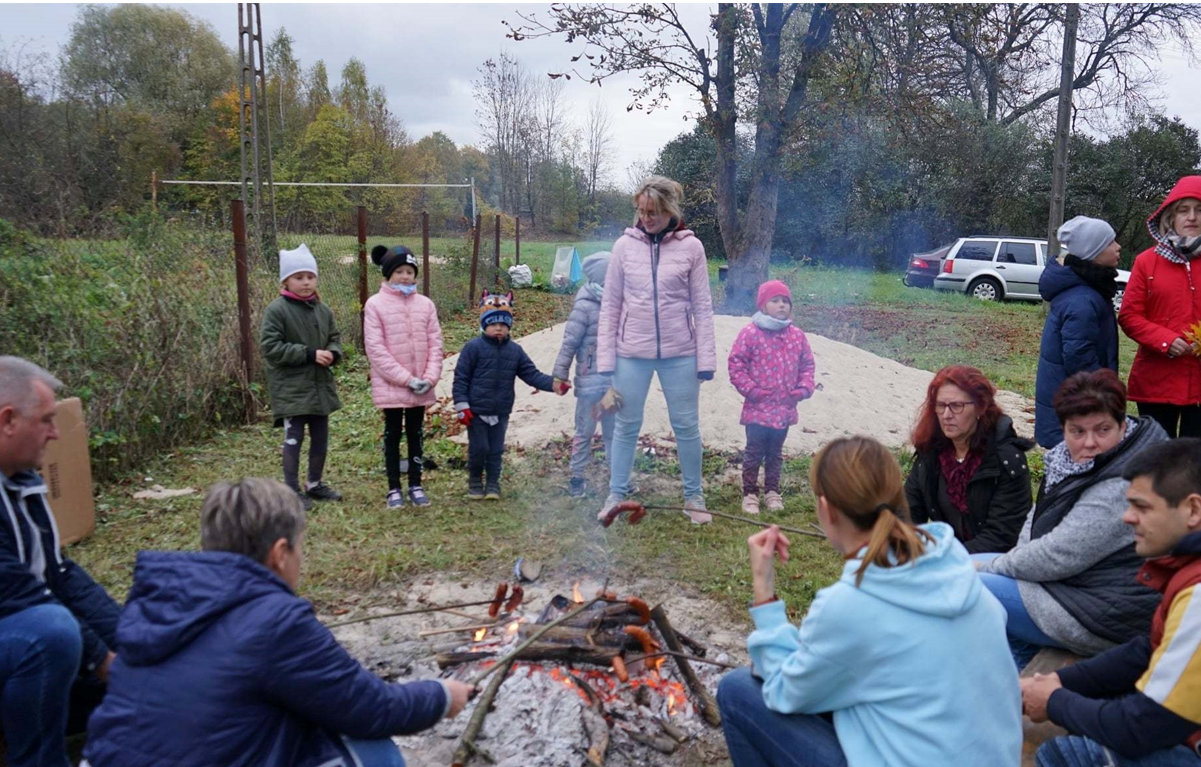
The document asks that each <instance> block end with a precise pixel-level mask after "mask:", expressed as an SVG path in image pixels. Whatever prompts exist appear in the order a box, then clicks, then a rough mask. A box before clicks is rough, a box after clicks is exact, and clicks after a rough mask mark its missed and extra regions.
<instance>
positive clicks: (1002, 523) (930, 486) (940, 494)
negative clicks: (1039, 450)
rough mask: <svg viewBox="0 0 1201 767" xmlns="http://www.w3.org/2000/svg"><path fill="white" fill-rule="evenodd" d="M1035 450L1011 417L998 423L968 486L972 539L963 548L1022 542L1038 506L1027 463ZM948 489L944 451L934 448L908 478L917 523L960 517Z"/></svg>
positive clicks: (992, 547)
mask: <svg viewBox="0 0 1201 767" xmlns="http://www.w3.org/2000/svg"><path fill="white" fill-rule="evenodd" d="M1032 447H1034V444H1033V443H1032V442H1030V440H1028V439H1024V438H1022V437H1019V436H1018V434H1017V432H1016V431H1014V429H1013V420H1012V419H1011V418H1010V417H1009V416H1007V415H1003V416H1001V417H1000V418H999V419H997V425H996V427H995V428H994V429H993V433H992V435H991V436H990V437H989V439H988V441H987V442H986V443H985V445H984V457H983V459H982V460H981V462H980V467H979V468H978V469H976V473H975V474H973V475H972V478H971V479H970V480H968V483H967V519H965V520H964V523H965V524H966V525H967V529H968V530H970V531H971V533H972V537H971V538H970V539H969V540H967V541H964V543H963V545H964V547H966V548H967V550H968V552H969V553H971V554H977V553H981V552H991V551H1002V552H1004V551H1009V550H1010V549H1012V548H1013V545H1014V544H1015V543H1017V540H1018V534H1019V533H1020V532H1021V531H1022V522H1023V521H1024V520H1025V519H1026V515H1027V514H1029V513H1030V507H1031V505H1032V504H1033V503H1034V497H1033V495H1032V494H1031V492H1030V471H1029V467H1028V466H1027V464H1026V451H1027V450H1029V449H1030V448H1032ZM945 488H946V483H945V482H944V481H943V479H942V469H941V467H940V466H939V464H938V453H937V452H935V451H933V450H928V451H926V452H923V453H918V454H917V455H916V456H914V458H913V468H911V469H910V470H909V476H908V477H907V478H906V479H905V500H907V501H908V502H909V514H910V516H911V517H912V518H913V521H914V522H915V523H918V524H921V523H923V522H927V521H935V522H946V521H947V520H949V519H953V518H954V517H955V516H959V510H958V509H957V508H955V507H954V505H952V504H951V501H950V499H949V498H948V497H947V493H946V489H945Z"/></svg>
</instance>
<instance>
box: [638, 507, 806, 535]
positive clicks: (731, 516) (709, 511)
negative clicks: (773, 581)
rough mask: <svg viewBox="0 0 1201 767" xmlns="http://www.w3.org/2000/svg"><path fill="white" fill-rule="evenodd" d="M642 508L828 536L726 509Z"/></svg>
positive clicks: (800, 533)
mask: <svg viewBox="0 0 1201 767" xmlns="http://www.w3.org/2000/svg"><path fill="white" fill-rule="evenodd" d="M642 508H644V509H646V510H647V511H651V510H659V511H691V512H696V513H698V514H712V515H713V516H715V517H721V518H722V519H732V520H734V521H735V522H743V523H745V524H748V525H754V526H755V527H764V528H767V527H771V526H772V525H775V526H776V527H778V528H780V529H781V530H784V531H786V532H789V533H796V534H797V535H807V536H809V537H810V538H821V539H823V540H824V539H825V537H826V534H825V533H821V532H816V531H814V530H802V529H801V528H799V527H789V526H788V525H781V524H778V523H776V522H768V521H767V520H765V519H751V518H750V517H740V516H738V515H737V514H727V513H726V512H724V511H714V510H713V509H689V508H687V507H685V506H647V505H645V504H644V505H643V506H642Z"/></svg>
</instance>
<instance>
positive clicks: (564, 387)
mask: <svg viewBox="0 0 1201 767" xmlns="http://www.w3.org/2000/svg"><path fill="white" fill-rule="evenodd" d="M550 390H551V391H553V392H554V393H555V394H558V395H559V396H560V397H562V396H563V395H564V394H566V393H567V392H568V391H570V390H571V384H569V383H568V382H567V381H565V380H564V379H562V378H556V379H555V382H554V383H553V384H551V387H550Z"/></svg>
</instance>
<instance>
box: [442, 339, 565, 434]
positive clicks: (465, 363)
mask: <svg viewBox="0 0 1201 767" xmlns="http://www.w3.org/2000/svg"><path fill="white" fill-rule="evenodd" d="M515 378H520V379H521V380H522V381H525V382H526V383H527V384H529V385H530V386H533V387H534V388H535V389H541V390H542V391H551V385H552V384H553V383H554V379H553V378H551V377H550V376H548V375H547V374H546V373H543V372H541V371H540V370H538V368H537V366H535V365H534V361H533V360H531V359H530V356H529V355H528V354H526V353H525V350H524V349H522V348H521V346H520V344H518V343H517V342H516V341H513V340H510V339H508V338H506V339H504V340H501V341H498V340H496V339H495V338H489V337H488V336H483V335H481V336H476V337H475V338H473V339H471V340H470V341H468V342H467V344H466V345H465V346H464V347H463V351H461V352H459V361H458V363H456V364H455V382H454V387H453V388H452V392H453V394H454V402H455V405H456V407H457V406H459V405H463V404H465V405H466V406H467V407H470V408H471V412H473V413H475V414H476V415H508V414H509V413H510V412H512V410H513V379H515Z"/></svg>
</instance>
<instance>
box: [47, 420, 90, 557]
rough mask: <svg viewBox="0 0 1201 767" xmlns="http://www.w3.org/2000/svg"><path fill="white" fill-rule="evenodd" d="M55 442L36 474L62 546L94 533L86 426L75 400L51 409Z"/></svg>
mask: <svg viewBox="0 0 1201 767" xmlns="http://www.w3.org/2000/svg"><path fill="white" fill-rule="evenodd" d="M54 425H55V426H57V427H58V439H55V440H51V441H50V444H48V445H47V446H46V457H45V459H44V460H43V461H42V466H41V468H40V469H39V470H38V473H39V474H41V475H42V479H44V480H46V486H47V487H48V488H50V509H51V510H52V511H53V512H54V522H55V524H57V525H58V534H59V538H60V540H61V542H62V544H63V545H64V546H65V545H67V544H68V543H75V542H76V541H80V540H83V539H84V538H86V537H88V536H89V535H91V534H92V531H93V530H95V529H96V503H95V500H94V499H93V498H92V464H91V463H90V461H89V458H88V425H87V422H86V421H84V419H83V403H82V402H80V400H79V397H71V398H70V399H65V400H62V401H61V402H59V403H58V405H57V406H56V407H55V409H54Z"/></svg>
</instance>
